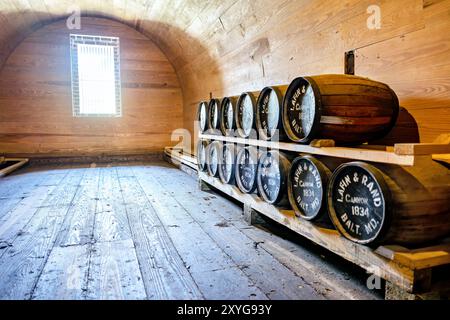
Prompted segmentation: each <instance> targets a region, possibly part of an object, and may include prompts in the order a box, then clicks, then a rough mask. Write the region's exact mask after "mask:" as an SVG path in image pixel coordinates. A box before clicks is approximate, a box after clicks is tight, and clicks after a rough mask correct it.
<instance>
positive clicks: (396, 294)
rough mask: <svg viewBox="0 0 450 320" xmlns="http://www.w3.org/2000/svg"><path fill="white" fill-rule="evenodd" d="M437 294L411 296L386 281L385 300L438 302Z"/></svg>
mask: <svg viewBox="0 0 450 320" xmlns="http://www.w3.org/2000/svg"><path fill="white" fill-rule="evenodd" d="M440 298H441V296H440V293H439V292H428V293H423V294H413V293H409V292H406V291H405V290H403V289H401V288H399V287H397V286H396V285H395V284H392V283H390V282H389V281H386V287H385V295H384V299H385V300H439V299H440Z"/></svg>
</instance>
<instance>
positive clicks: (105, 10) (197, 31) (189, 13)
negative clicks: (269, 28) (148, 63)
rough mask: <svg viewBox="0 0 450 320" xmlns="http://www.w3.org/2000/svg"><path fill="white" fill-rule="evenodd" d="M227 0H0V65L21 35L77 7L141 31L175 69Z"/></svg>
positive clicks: (194, 50)
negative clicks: (157, 46)
mask: <svg viewBox="0 0 450 320" xmlns="http://www.w3.org/2000/svg"><path fill="white" fill-rule="evenodd" d="M233 2H236V0H233V1H205V0H192V1H181V0H156V1H146V0H126V1H125V0H88V1H86V0H70V1H68V0H0V9H1V12H0V21H1V24H2V30H1V31H0V49H1V51H0V52H1V58H0V59H1V60H0V65H2V64H3V62H4V60H5V59H6V58H7V56H8V55H9V53H10V52H11V50H13V49H14V47H15V46H16V45H17V43H18V42H20V41H21V40H22V39H23V38H24V37H25V36H26V35H27V34H29V33H30V32H32V31H34V30H36V29H37V28H39V27H41V26H42V25H44V24H47V23H49V22H51V21H53V20H57V19H61V18H64V17H67V16H69V12H71V11H72V10H76V8H79V9H80V10H81V14H82V15H94V16H102V17H107V18H111V19H114V20H117V21H120V22H122V23H125V24H127V25H129V26H131V27H133V28H135V29H137V30H139V31H140V32H142V33H144V34H145V35H147V36H148V37H150V38H151V39H152V40H153V41H155V42H156V43H157V44H158V45H159V46H160V47H161V49H162V50H163V51H164V52H165V53H166V55H167V56H168V58H169V59H170V60H171V61H172V62H173V64H174V66H175V67H176V68H179V67H181V66H183V65H184V64H186V61H188V60H189V55H191V56H192V55H193V54H194V55H198V54H199V53H200V52H201V51H202V50H203V47H202V45H201V44H200V43H198V42H197V43H196V42H195V41H194V40H193V39H196V38H197V39H201V38H202V36H203V35H202V33H203V32H204V31H205V30H209V28H208V26H209V25H210V24H212V23H214V22H215V20H216V19H217V16H218V15H220V10H225V9H226V8H227V3H228V6H229V5H231V4H232V3H233ZM217 11H219V12H217Z"/></svg>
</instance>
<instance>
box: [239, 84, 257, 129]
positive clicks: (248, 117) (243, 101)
mask: <svg viewBox="0 0 450 320" xmlns="http://www.w3.org/2000/svg"><path fill="white" fill-rule="evenodd" d="M255 104H256V102H255V98H254V96H253V94H251V93H249V92H245V93H243V94H241V96H240V97H239V99H238V102H237V107H236V114H235V120H236V127H237V133H238V135H239V136H240V137H241V138H248V137H249V136H250V135H251V133H252V129H253V128H254V127H255Z"/></svg>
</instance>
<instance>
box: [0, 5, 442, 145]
mask: <svg viewBox="0 0 450 320" xmlns="http://www.w3.org/2000/svg"><path fill="white" fill-rule="evenodd" d="M370 4H372V3H371V1H369V0H364V1H361V0H328V1H320V0H0V9H1V13H0V25H1V28H0V66H1V65H2V64H3V62H4V61H5V59H6V58H7V56H8V54H9V53H10V52H11V50H13V49H14V47H15V46H16V45H17V43H19V42H20V41H21V39H23V38H24V37H25V36H26V35H27V34H29V33H30V32H32V31H33V30H35V29H37V28H38V27H40V26H41V25H43V24H46V23H47V22H49V21H52V20H55V19H60V18H63V17H65V16H68V13H67V11H68V9H70V8H71V7H72V6H73V5H76V6H78V7H79V8H80V9H81V11H82V14H83V15H95V16H102V17H106V18H111V19H114V20H117V21H119V22H122V23H125V24H127V25H129V26H131V27H133V28H135V29H137V30H138V31H140V32H142V33H143V34H144V35H146V36H147V37H149V38H150V39H151V40H153V41H154V42H155V43H156V44H157V45H158V46H159V47H160V49H161V50H162V51H163V52H164V53H165V54H166V56H167V58H168V59H169V61H170V62H171V63H172V64H173V66H174V68H175V70H176V73H177V75H178V78H179V80H180V84H181V86H182V90H183V100H184V112H185V114H184V125H185V127H186V128H190V129H192V123H193V121H192V120H193V118H194V116H195V109H196V104H197V102H198V101H199V100H201V99H209V96H210V93H211V94H212V95H213V96H216V97H220V96H224V95H237V94H239V93H241V92H243V91H247V90H258V89H261V88H263V87H264V86H266V85H276V84H286V83H289V82H290V81H291V80H292V79H293V78H295V77H297V76H299V75H305V74H323V73H342V72H343V71H344V55H345V52H347V51H350V50H355V57H356V62H355V70H356V72H357V74H358V75H363V76H367V77H370V78H372V79H374V80H378V81H382V82H384V83H387V84H388V85H390V86H391V87H392V88H393V89H394V90H395V91H396V93H397V94H398V96H399V98H400V102H401V104H402V106H403V107H405V108H407V109H408V111H409V112H410V113H411V115H412V117H413V118H414V119H415V121H416V122H417V124H416V126H417V125H418V127H419V131H420V138H421V140H423V141H424V142H431V141H433V140H434V139H435V138H436V137H437V136H438V135H439V134H441V133H443V132H448V119H449V115H448V99H446V98H445V96H446V95H448V81H447V80H448V77H446V76H447V74H448V66H449V65H450V64H449V55H448V50H447V47H446V46H444V45H442V44H443V43H448V41H449V33H448V32H447V30H448V28H449V20H448V14H449V12H450V0H442V1H425V2H424V1H423V0H396V1H379V2H378V5H379V6H380V10H381V12H382V13H383V14H382V19H383V23H382V28H381V29H380V30H376V29H375V30H373V29H370V28H368V24H367V21H368V18H370V16H369V15H368V11H367V9H368V6H369V5H370ZM355 48H356V49H355ZM423 48H429V50H427V55H426V56H425V55H424V54H423V50H424V49H423ZM406 53H407V54H406ZM394 70H395V71H394ZM441 79H444V80H445V81H444V80H441ZM429 107H433V108H434V109H433V110H434V111H435V113H436V117H439V119H443V120H442V121H439V122H436V121H433V120H430V117H429V111H428V110H427V108H429ZM444 119H445V120H444Z"/></svg>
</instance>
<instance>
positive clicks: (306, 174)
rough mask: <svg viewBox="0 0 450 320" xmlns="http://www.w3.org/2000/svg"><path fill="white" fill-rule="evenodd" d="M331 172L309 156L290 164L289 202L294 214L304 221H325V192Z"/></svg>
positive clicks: (326, 218) (301, 157)
mask: <svg viewBox="0 0 450 320" xmlns="http://www.w3.org/2000/svg"><path fill="white" fill-rule="evenodd" d="M330 176H331V171H330V170H329V169H328V167H327V166H325V164H323V163H322V162H321V161H319V160H318V159H316V158H314V157H313V156H310V155H303V156H300V157H297V158H295V159H294V161H293V162H292V166H291V170H290V171H289V177H288V196H289V202H290V204H291V206H292V209H294V212H295V214H296V215H297V216H298V217H301V218H303V219H306V220H314V221H319V220H320V221H327V222H328V212H327V208H326V205H325V203H326V190H327V185H328V179H329V177H330Z"/></svg>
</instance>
